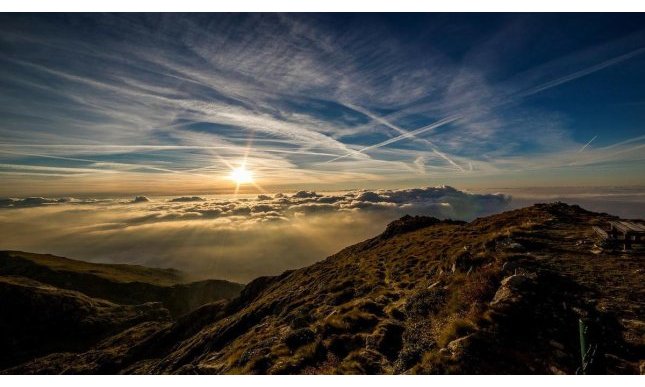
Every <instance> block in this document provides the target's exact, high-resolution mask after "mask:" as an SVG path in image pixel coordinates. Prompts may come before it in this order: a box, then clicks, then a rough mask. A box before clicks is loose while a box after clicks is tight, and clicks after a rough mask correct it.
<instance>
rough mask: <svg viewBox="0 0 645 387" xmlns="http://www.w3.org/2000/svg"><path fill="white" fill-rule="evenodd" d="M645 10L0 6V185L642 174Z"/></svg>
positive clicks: (128, 190)
mask: <svg viewBox="0 0 645 387" xmlns="http://www.w3.org/2000/svg"><path fill="white" fill-rule="evenodd" d="M644 26H645V16H644V15H642V14H615V13H612V14H571V13H569V14H494V13H487V14H244V15H237V14H186V15H184V14H2V15H0V179H1V180H2V181H3V184H0V196H4V197H25V196H44V197H59V196H74V197H90V196H92V197H101V196H112V197H114V196H119V195H121V196H131V195H144V194H145V195H190V194H230V193H232V192H234V190H235V189H239V192H244V193H256V194H257V193H275V192H280V191H291V192H295V191H297V190H301V189H308V190H313V189H315V190H318V191H325V190H340V189H361V188H379V189H385V188H390V189H392V188H402V187H425V186H436V185H442V184H449V185H454V186H456V187H460V188H462V187H463V188H470V189H484V188H487V187H513V188H521V187H535V186H537V187H550V186H569V187H576V186H642V185H645V163H644V161H645V128H644V126H643V123H645V71H643V69H644V68H645V27H644ZM241 165H244V166H245V168H246V169H247V170H248V171H249V172H250V173H252V175H253V183H252V184H251V183H249V184H243V185H242V186H241V187H239V186H238V185H237V184H236V182H235V181H232V180H231V179H230V178H229V176H230V173H231V170H232V169H235V168H239V167H240V166H241Z"/></svg>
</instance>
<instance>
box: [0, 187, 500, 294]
mask: <svg viewBox="0 0 645 387" xmlns="http://www.w3.org/2000/svg"><path fill="white" fill-rule="evenodd" d="M509 202H510V197H509V196H507V195H503V194H474V193H468V192H464V191H460V190H457V189H455V188H452V187H447V186H441V187H428V188H418V189H399V190H357V191H347V192H338V193H324V194H322V193H316V192H312V191H299V192H296V193H291V194H282V193H278V194H271V195H269V194H261V195H257V196H253V197H248V196H247V197H237V198H235V197H226V196H213V197H210V196H209V197H199V196H185V197H175V198H147V197H145V196H138V197H136V198H134V199H74V198H34V197H32V198H7V199H0V209H1V210H0V233H1V235H2V236H3V237H2V243H1V244H0V249H15V250H24V251H31V252H39V253H51V254H56V255H63V256H67V257H70V258H77V259H85V260H90V261H96V262H110V263H131V264H142V265H148V266H155V267H174V268H177V269H180V270H183V271H185V272H187V273H189V274H191V275H192V276H193V278H195V279H197V278H223V279H229V280H233V281H240V282H247V281H249V280H251V279H253V278H255V277H257V276H260V275H273V274H278V273H280V272H282V271H284V270H287V269H294V268H298V267H302V266H306V265H309V264H311V263H313V262H316V261H318V260H321V259H323V258H325V257H326V256H329V255H331V254H333V253H334V252H336V251H338V250H340V249H342V248H343V247H346V246H347V245H350V244H353V243H356V242H359V241H361V240H365V239H367V238H370V237H373V236H375V235H378V234H379V233H380V232H382V231H383V230H384V228H385V226H386V224H387V223H389V222H390V221H392V220H394V219H396V218H398V217H400V216H403V215H405V214H411V215H417V214H421V215H431V216H436V217H439V218H452V219H463V220H470V219H473V218H475V217H478V216H484V215H488V214H491V213H496V212H500V211H502V210H504V209H506V208H508V205H509Z"/></svg>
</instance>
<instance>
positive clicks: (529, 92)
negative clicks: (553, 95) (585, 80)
mask: <svg viewBox="0 0 645 387" xmlns="http://www.w3.org/2000/svg"><path fill="white" fill-rule="evenodd" d="M644 52H645V47H641V48H638V49H636V50H633V51H630V52H628V53H627V54H623V55H620V56H617V57H615V58H612V59H608V60H606V61H604V62H602V63H598V64H597V65H594V66H591V67H587V68H586V69H582V70H579V71H576V72H575V73H572V74H569V75H565V76H564V77H561V78H558V79H555V80H553V81H549V82H546V83H543V84H542V85H539V86H535V87H533V88H530V89H528V90H526V91H524V92H522V93H520V94H519V95H518V96H519V97H527V96H529V95H533V94H536V93H539V92H541V91H544V90H547V89H550V88H553V87H556V86H560V85H561V84H563V83H567V82H571V81H573V80H575V79H578V78H582V77H584V76H586V75H589V74H592V73H595V72H597V71H600V70H602V69H605V68H607V67H609V66H613V65H615V64H618V63H620V62H623V61H626V60H627V59H631V58H633V57H635V56H637V55H640V54H642V53H644Z"/></svg>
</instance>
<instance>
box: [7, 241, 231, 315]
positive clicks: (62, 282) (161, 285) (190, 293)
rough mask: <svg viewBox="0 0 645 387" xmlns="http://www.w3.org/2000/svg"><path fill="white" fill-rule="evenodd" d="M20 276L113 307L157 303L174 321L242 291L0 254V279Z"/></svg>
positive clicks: (175, 276) (165, 272)
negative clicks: (79, 293) (198, 308)
mask: <svg viewBox="0 0 645 387" xmlns="http://www.w3.org/2000/svg"><path fill="white" fill-rule="evenodd" d="M3 275H9V276H22V277H26V278H31V279H34V280H36V281H40V282H42V283H46V284H49V285H52V286H55V287H58V288H61V289H68V290H76V291H79V292H82V293H84V294H86V295H88V296H90V297H96V298H102V299H105V300H109V301H112V302H114V303H117V304H127V305H131V304H142V303H146V302H161V303H163V304H164V306H165V307H166V308H168V309H169V310H170V312H171V314H172V315H173V316H175V317H176V316H179V315H182V314H184V313H187V312H189V311H191V310H193V309H195V308H197V307H199V306H200V305H204V304H206V303H209V302H213V301H215V300H219V299H228V298H234V297H236V296H237V295H238V294H239V292H240V291H241V289H242V288H243V285H241V284H237V283H234V282H229V281H223V280H205V281H198V282H187V281H186V279H185V277H186V276H185V275H184V274H183V273H181V272H180V271H178V270H174V269H155V268H148V267H144V266H138V265H113V264H98V263H89V262H83V261H77V260H72V259H68V258H63V257H57V256H53V255H47V254H32V253H25V252H20V251H0V276H3Z"/></svg>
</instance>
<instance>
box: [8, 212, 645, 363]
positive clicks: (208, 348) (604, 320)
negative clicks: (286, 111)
mask: <svg viewBox="0 0 645 387" xmlns="http://www.w3.org/2000/svg"><path fill="white" fill-rule="evenodd" d="M608 219H614V218H613V217H611V216H609V215H604V214H594V213H591V212H588V211H585V210H582V209H580V208H579V207H576V206H567V205H565V204H562V203H556V204H541V205H535V206H532V207H528V208H524V209H521V210H515V211H509V212H506V213H502V214H498V215H494V216H490V217H486V218H480V219H476V220H475V221H473V222H471V223H468V224H466V223H463V222H452V221H439V220H437V219H434V218H424V217H405V218H402V219H400V220H399V221H396V222H393V224H392V225H390V226H389V227H388V229H387V230H386V232H385V233H384V234H383V235H381V236H379V237H376V238H373V239H371V240H368V241H365V242H362V243H359V244H357V245H354V246H350V247H348V248H346V249H344V250H342V251H340V252H339V253H337V254H335V255H333V256H331V257H329V258H327V259H325V260H324V261H321V262H319V263H316V264H314V265H312V266H309V267H305V268H302V269H298V270H294V271H290V272H286V273H284V274H283V275H280V276H275V277H262V278H258V279H256V280H255V281H252V282H251V283H250V284H249V285H248V286H247V287H246V288H245V289H244V290H243V291H242V292H241V294H240V296H239V297H238V298H236V299H234V300H232V301H230V302H225V301H222V302H219V303H217V304H210V305H206V306H203V307H201V308H199V309H197V310H195V311H193V312H192V313H190V314H187V315H185V316H183V317H181V318H180V319H179V320H178V321H176V322H174V323H172V324H169V323H167V322H163V323H161V322H144V323H142V324H138V325H135V326H133V327H131V328H129V329H128V330H126V331H124V332H121V333H119V334H117V335H115V336H113V337H110V338H107V339H105V340H103V341H102V342H100V343H98V344H94V345H92V346H91V348H90V349H89V350H84V352H78V353H74V354H70V353H58V354H52V355H49V356H47V357H43V358H39V359H34V360H32V361H30V362H27V363H24V364H22V365H20V366H18V367H16V368H12V369H10V370H8V371H7V372H14V373H96V372H108V373H146V374H147V373H184V374H185V373H208V374H217V373H276V374H277V373H309V374H311V373H466V374H481V373H495V374H507V373H520V374H527V373H538V374H560V373H566V374H572V373H575V372H576V369H577V368H578V367H579V366H580V360H579V358H580V356H579V343H578V320H579V319H582V320H583V321H584V322H585V323H586V324H588V326H589V332H588V335H589V338H588V339H589V342H590V343H592V344H595V345H597V346H598V350H597V354H598V355H597V356H598V358H597V359H596V362H595V366H594V368H593V369H591V370H590V371H589V372H600V373H639V372H642V367H643V366H642V364H643V353H645V340H644V339H643V335H642V330H643V329H642V326H643V323H642V322H643V321H645V316H644V310H645V304H644V301H643V300H645V285H644V283H643V281H642V272H643V269H644V267H643V266H644V264H645V263H644V262H645V255H644V254H643V253H640V252H635V253H633V254H631V255H612V254H610V253H607V252H601V253H599V254H597V255H596V254H593V253H591V252H590V245H589V244H585V243H578V241H580V240H587V239H592V238H593V231H592V230H591V227H590V226H591V225H595V224H598V223H601V222H605V221H607V220H608ZM514 243H516V244H518V245H521V246H522V247H521V248H518V247H517V246H516V245H513V244H514ZM80 351H83V350H80ZM72 360H73V361H72ZM70 363H73V366H71V365H70Z"/></svg>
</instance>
